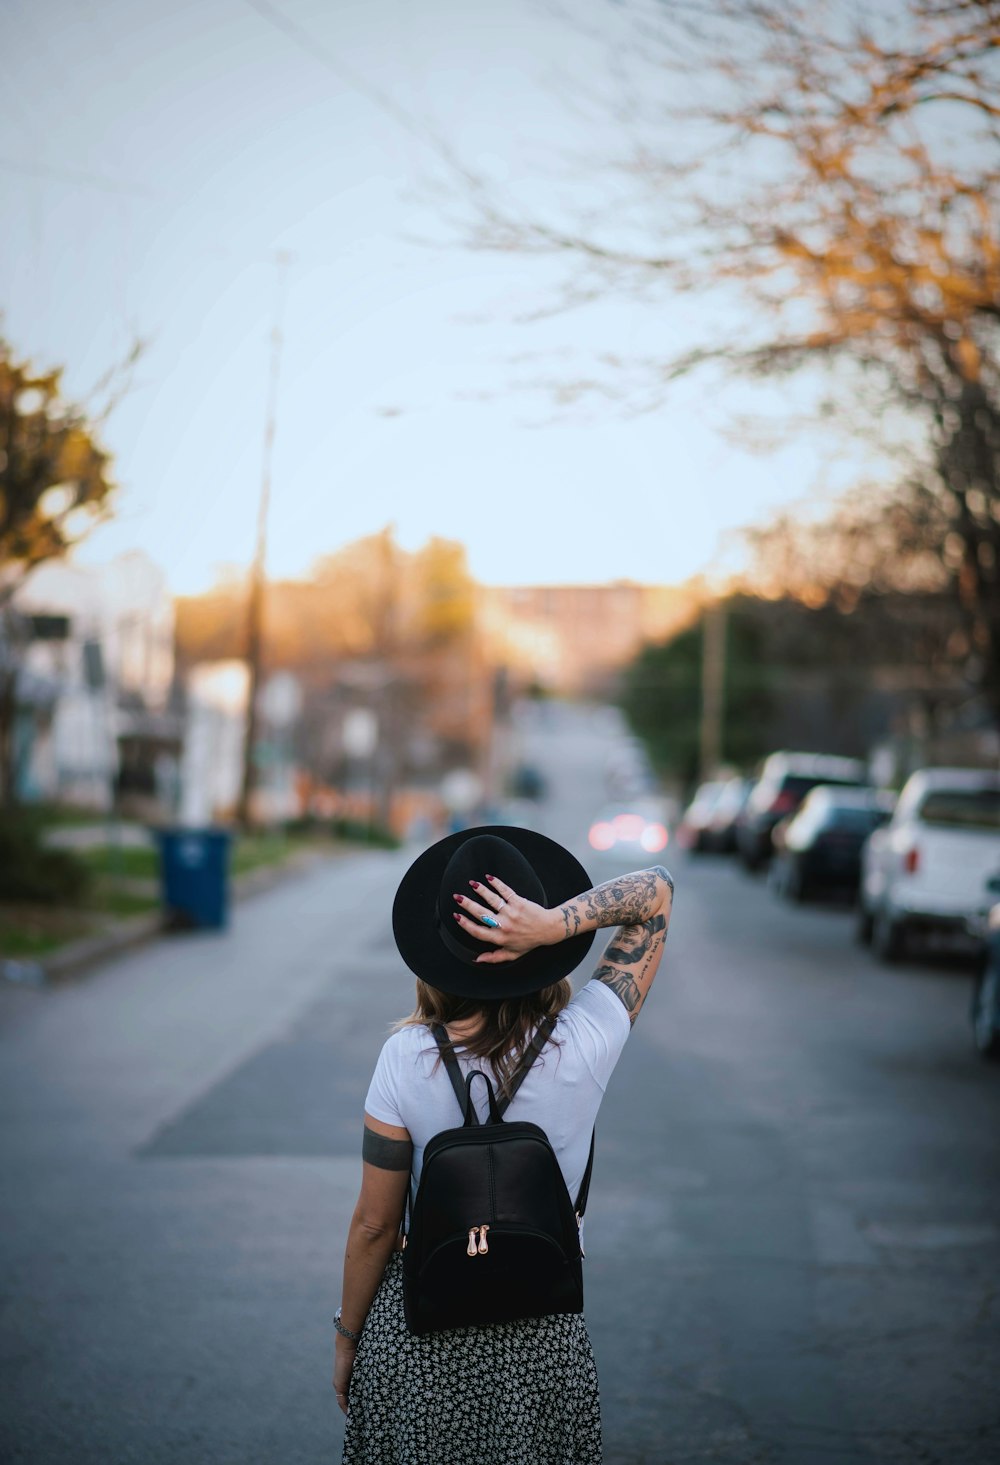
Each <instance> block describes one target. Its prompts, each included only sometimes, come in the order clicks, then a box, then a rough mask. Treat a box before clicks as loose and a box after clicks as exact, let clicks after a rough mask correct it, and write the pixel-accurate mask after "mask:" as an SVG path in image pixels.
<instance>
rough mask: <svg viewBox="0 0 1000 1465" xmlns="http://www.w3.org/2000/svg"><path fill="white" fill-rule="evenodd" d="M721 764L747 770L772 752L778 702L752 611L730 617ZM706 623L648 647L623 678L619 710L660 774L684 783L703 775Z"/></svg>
mask: <svg viewBox="0 0 1000 1465" xmlns="http://www.w3.org/2000/svg"><path fill="white" fill-rule="evenodd" d="M727 622H728V624H727V632H726V659H725V687H726V691H725V708H724V717H723V737H722V759H723V761H724V762H726V763H733V764H736V765H737V766H739V767H749V766H750V765H752V764H753V763H754V762H755V761H756V760H757V759H758V758H760V757H762V756H763V754H765V753H766V752H768V751H769V748H768V746H767V738H768V735H769V727H768V722H769V715H770V712H771V704H772V698H771V693H770V689H769V674H768V665H767V661H766V657H765V650H764V644H763V634H762V630H761V627H760V625H759V624H758V623H757V621H756V619H755V618H754V617H753V615H752V614H750V613H749V612H748V611H747V610H746V609H741V608H740V607H739V606H738V605H735V604H734V605H732V606H731V607H730V608H729V612H728V615H727ZM702 640H703V636H702V623H701V622H700V621H699V622H698V623H697V624H696V625H693V626H690V627H688V629H687V630H684V631H681V633H680V634H679V635H677V636H675V637H673V638H672V639H671V640H670V641H666V642H663V643H661V644H658V645H649V646H645V647H643V649H642V651H640V653H639V655H638V657H637V658H636V659H635V661H634V662H633V663H632V664H631V666H629V667H628V668H627V670H626V672H625V675H624V678H623V684H622V695H621V704H622V708H623V710H624V712H625V715H626V717H627V718H628V721H629V724H630V726H631V728H632V730H633V732H635V734H636V735H637V736H638V737H640V738H642V739H643V741H644V742H645V744H646V746H647V748H648V749H649V753H650V757H651V759H652V761H653V764H654V766H655V767H656V769H657V770H658V771H659V772H660V773H663V774H665V775H667V776H668V777H673V778H678V779H680V780H681V781H682V782H683V783H686V784H687V783H692V782H693V781H694V780H695V778H696V777H697V774H698V759H699V730H700V726H701V706H702V689H701V669H702Z"/></svg>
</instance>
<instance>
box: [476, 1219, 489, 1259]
mask: <svg viewBox="0 0 1000 1465" xmlns="http://www.w3.org/2000/svg"><path fill="white" fill-rule="evenodd" d="M489 1229H490V1228H489V1226H480V1228H479V1255H480V1256H485V1255H486V1253H487V1252H488V1251H489V1249H490V1248H489V1242H488V1241H487V1240H486V1233H487V1231H488V1230H489Z"/></svg>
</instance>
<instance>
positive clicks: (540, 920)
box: [455, 865, 674, 1022]
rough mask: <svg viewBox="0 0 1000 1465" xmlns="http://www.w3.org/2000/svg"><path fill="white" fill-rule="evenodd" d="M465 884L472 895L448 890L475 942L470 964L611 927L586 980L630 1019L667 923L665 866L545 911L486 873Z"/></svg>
mask: <svg viewBox="0 0 1000 1465" xmlns="http://www.w3.org/2000/svg"><path fill="white" fill-rule="evenodd" d="M469 883H470V885H471V886H472V888H473V891H474V894H473V895H465V894H462V893H461V892H459V891H456V892H455V901H456V903H457V906H458V907H459V909H457V910H456V912H455V919H456V921H458V923H459V924H460V925H461V926H462V927H463V928H464V929H465V930H466V931H469V932H471V933H472V934H473V935H474V936H476V937H478V939H479V940H480V941H482V942H483V944H484V948H485V949H484V951H483V954H482V955H481V956H479V957H477V958H476V960H477V961H482V962H502V961H515V960H516V959H517V957H519V956H523V955H524V954H525V952H527V951H531V950H533V949H534V948H535V947H536V946H554V945H555V944H556V942H558V941H566V940H567V939H568V938H569V937H571V936H577V935H579V934H580V933H581V932H584V931H596V930H599V929H600V928H602V927H605V926H618V927H619V929H618V931H617V932H616V933H615V935H614V937H613V938H612V940H611V941H610V943H609V945H608V947H607V950H606V951H605V953H604V956H603V958H602V960H601V964H600V965H599V966H598V968H597V970H596V971H595V973H594V977H595V978H596V980H597V981H600V982H606V983H607V985H608V986H609V987H610V988H611V990H612V991H613V992H614V993H615V994H616V995H617V996H618V997H620V998H621V1000H622V1002H623V1004H624V1005H625V1007H626V1009H627V1011H628V1014H629V1018H630V1020H631V1021H632V1022H635V1019H636V1017H637V1015H638V1012H639V1009H640V1008H641V1007H642V1004H643V1002H644V1001H645V1000H646V995H647V993H648V992H649V989H650V987H651V986H652V985H653V978H654V977H655V976H656V971H657V968H658V967H659V964H660V957H661V955H662V953H663V943H664V941H665V940H666V935H667V926H668V924H669V922H670V908H671V904H672V901H673V893H674V882H673V878H672V876H671V875H670V872H669V871H668V870H665V869H664V868H663V866H662V865H654V866H653V867H652V868H651V869H649V870H635V871H633V873H632V874H630V875H618V876H616V877H615V878H614V879H613V880H606V881H605V882H604V884H603V885H595V886H594V888H593V889H592V890H586V891H584V893H583V894H582V895H575V896H573V898H572V899H571V900H566V901H563V903H562V905H558V906H555V907H554V908H553V909H551V910H546V908H545V907H544V906H540V905H536V904H535V902H534V901H531V900H525V899H524V897H523V896H520V895H518V894H517V892H516V891H515V890H512V889H511V888H510V886H509V885H505V884H504V882H503V881H502V880H498V879H497V878H496V876H494V875H484V877H483V881H482V882H481V883H480V882H476V881H470V882H469ZM487 923H488V924H487Z"/></svg>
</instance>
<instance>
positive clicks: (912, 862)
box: [903, 845, 920, 875]
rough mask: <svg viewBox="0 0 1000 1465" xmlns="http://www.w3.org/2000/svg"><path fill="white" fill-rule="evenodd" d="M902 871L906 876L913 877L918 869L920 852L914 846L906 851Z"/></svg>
mask: <svg viewBox="0 0 1000 1465" xmlns="http://www.w3.org/2000/svg"><path fill="white" fill-rule="evenodd" d="M903 869H904V870H905V871H906V873H907V875H915V874H916V873H917V871H918V870H919V869H920V851H919V850H918V849H917V846H916V845H914V846H913V848H912V849H908V850H907V851H906V854H905V855H904V856H903Z"/></svg>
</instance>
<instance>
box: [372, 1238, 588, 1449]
mask: <svg viewBox="0 0 1000 1465" xmlns="http://www.w3.org/2000/svg"><path fill="white" fill-rule="evenodd" d="M600 1462H601V1406H600V1400H599V1397H598V1392H597V1368H596V1366H595V1364H594V1355H593V1352H592V1351H591V1347H590V1338H589V1336H588V1334H587V1325H586V1323H585V1322H584V1320H583V1316H582V1314H580V1313H554V1314H552V1315H551V1316H549V1317H542V1318H524V1319H523V1320H521V1321H519V1322H513V1323H496V1324H494V1325H493V1326H492V1327H485V1328H453V1329H450V1330H448V1331H447V1332H441V1333H425V1334H423V1335H422V1336H421V1337H414V1336H413V1334H412V1333H410V1332H409V1331H408V1329H407V1326H406V1322H405V1320H404V1318H403V1258H402V1254H401V1253H399V1252H397V1253H396V1254H395V1255H394V1256H393V1257H392V1259H391V1260H390V1262H389V1265H388V1266H387V1267H386V1269H385V1275H384V1277H383V1278H382V1282H381V1285H380V1286H379V1290H378V1292H377V1293H376V1294H375V1300H374V1302H373V1303H372V1305H371V1309H370V1311H369V1313H368V1317H367V1318H366V1320H365V1328H364V1334H363V1336H362V1339H361V1342H360V1343H359V1344H358V1352H357V1358H356V1360H355V1364H354V1373H353V1375H352V1376H351V1389H350V1397H349V1409H348V1415H347V1430H346V1434H345V1437H344V1455H343V1465H600Z"/></svg>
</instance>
